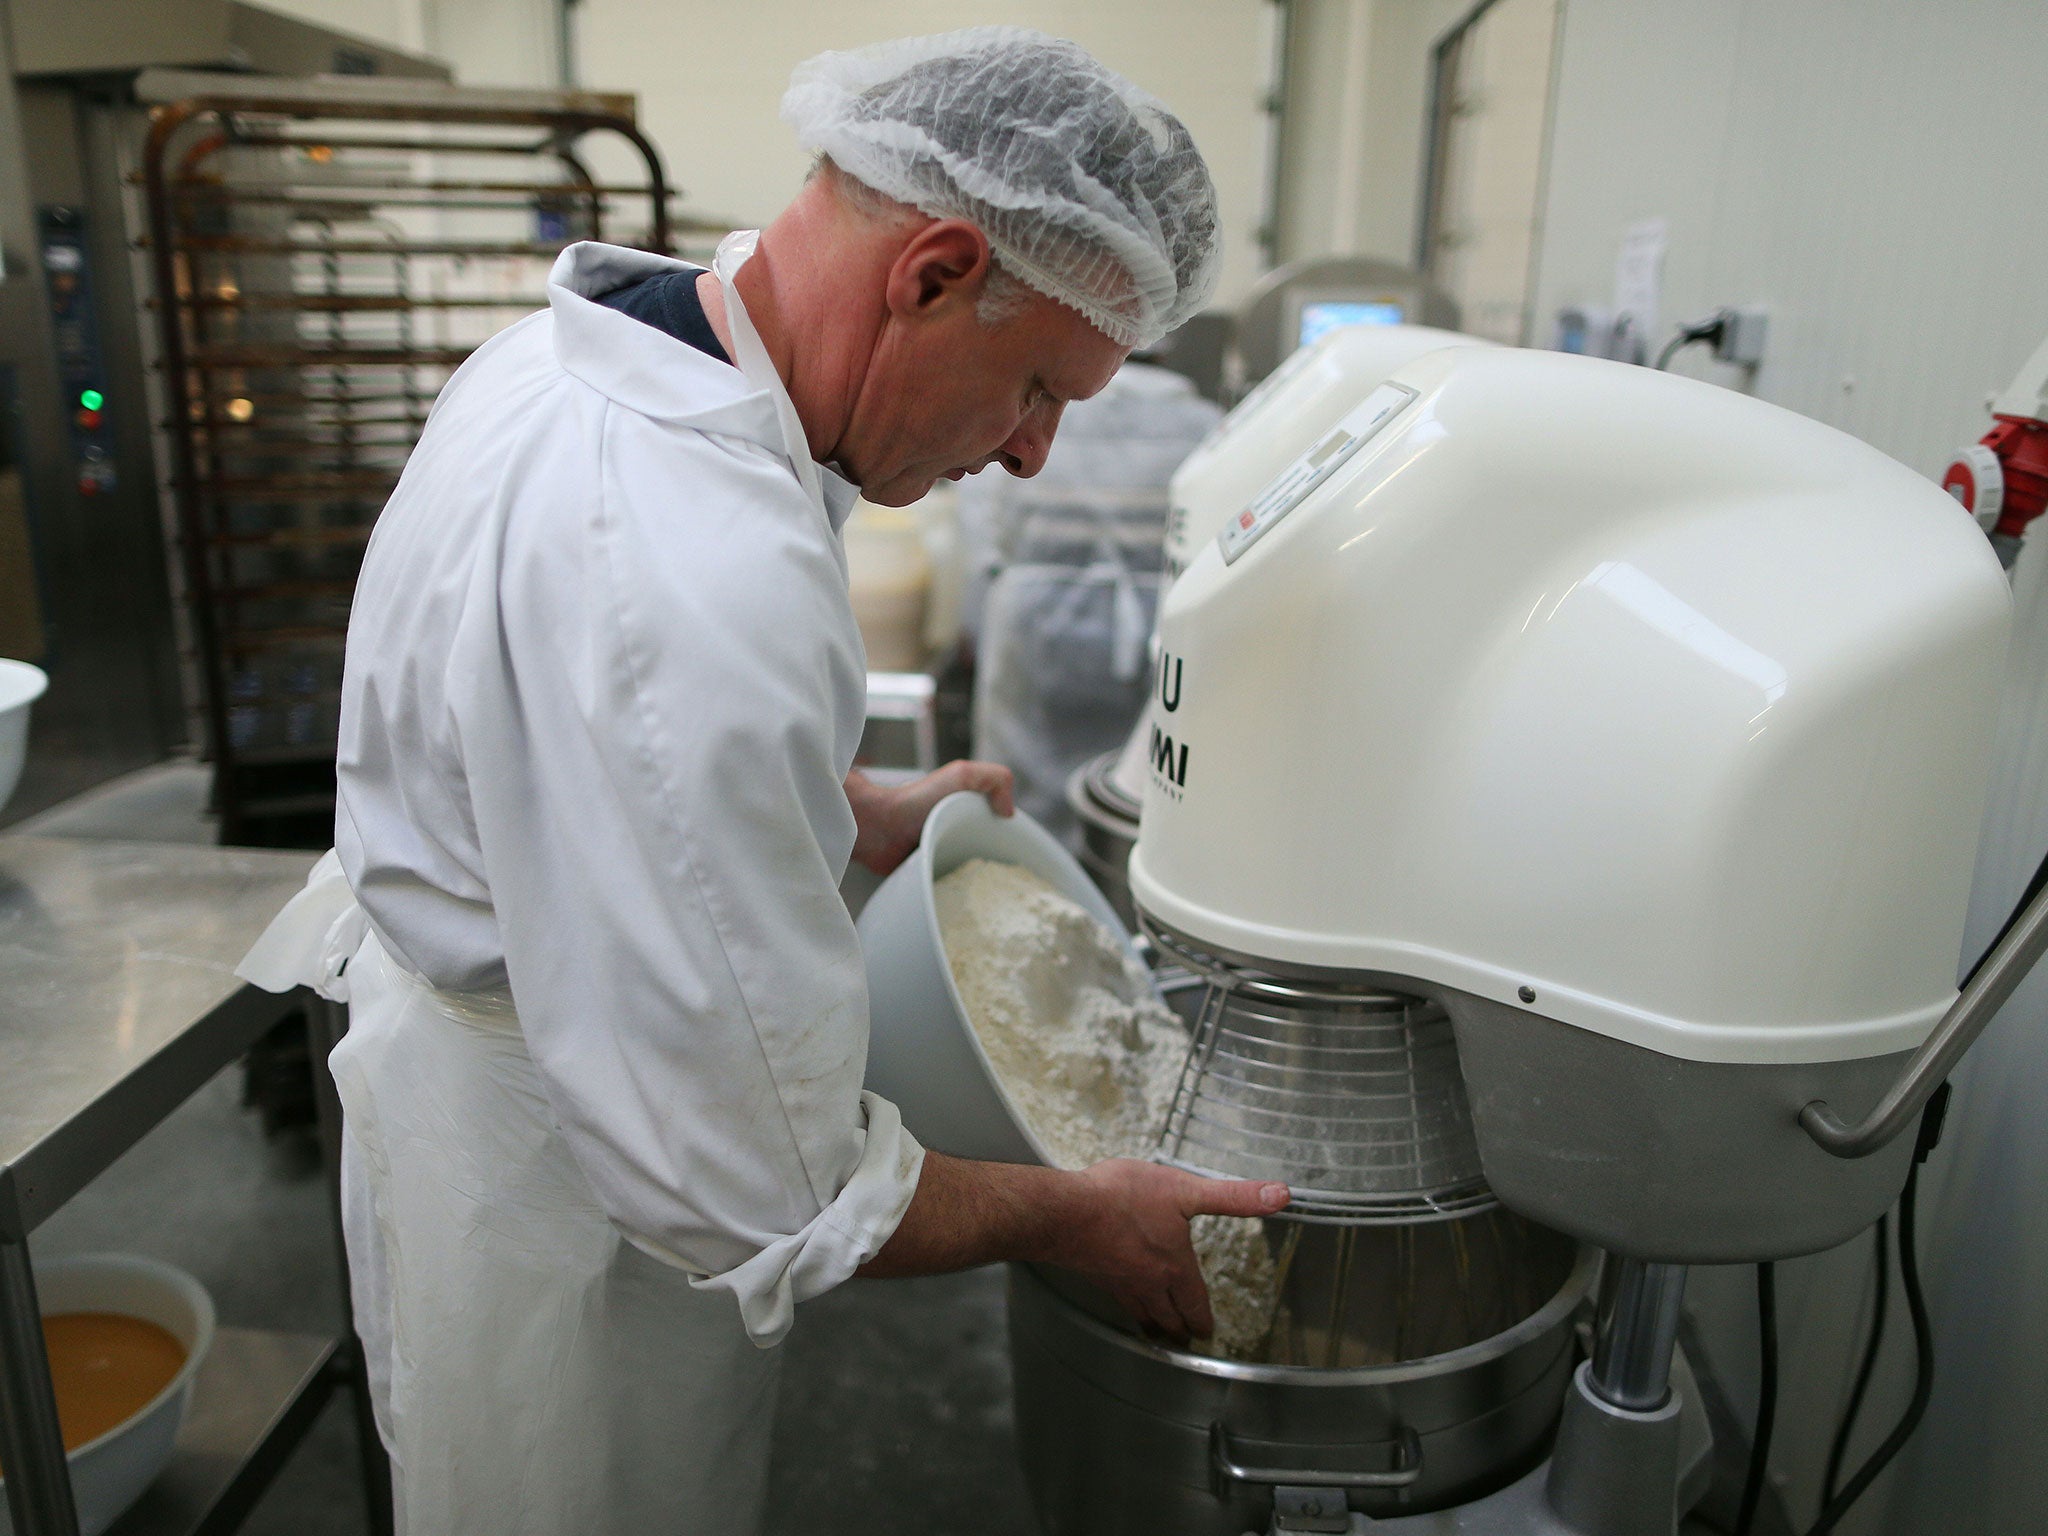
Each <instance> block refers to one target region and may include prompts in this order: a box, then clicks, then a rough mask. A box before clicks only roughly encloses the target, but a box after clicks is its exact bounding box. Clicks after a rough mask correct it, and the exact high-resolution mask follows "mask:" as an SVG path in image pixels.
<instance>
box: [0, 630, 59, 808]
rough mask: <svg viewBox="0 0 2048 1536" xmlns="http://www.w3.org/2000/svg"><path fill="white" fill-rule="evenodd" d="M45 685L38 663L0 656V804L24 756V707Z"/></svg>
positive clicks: (47, 683) (15, 780) (16, 780)
mask: <svg viewBox="0 0 2048 1536" xmlns="http://www.w3.org/2000/svg"><path fill="white" fill-rule="evenodd" d="M49 686H50V679H49V678H48V677H47V676H46V675H45V674H44V672H43V669H42V668H41V667H32V666H30V665H29V664H28V663H27V662H25V661H7V660H5V659H0V808H5V806H6V804H7V797H8V796H10V795H12V794H13V793H14V786H15V785H16V784H18V783H20V782H21V765H22V763H23V762H25V761H26V760H27V758H28V707H29V705H31V704H33V703H35V701H36V700H37V699H39V698H41V697H42V696H43V690H44V689H45V688H47V687H49Z"/></svg>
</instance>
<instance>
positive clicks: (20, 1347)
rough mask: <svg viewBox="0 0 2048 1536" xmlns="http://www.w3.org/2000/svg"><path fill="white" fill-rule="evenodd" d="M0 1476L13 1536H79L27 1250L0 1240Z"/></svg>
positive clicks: (9, 1240) (14, 1240)
mask: <svg viewBox="0 0 2048 1536" xmlns="http://www.w3.org/2000/svg"><path fill="white" fill-rule="evenodd" d="M0 1468H4V1469H5V1471H6V1476H7V1512H8V1514H9V1515H10V1516H11V1517H12V1518H13V1521H14V1529H15V1531H16V1532H17V1536H78V1511H77V1509H76V1508H75V1507H74V1506H73V1504H72V1502H71V1473H70V1472H69V1470H68V1469H67V1468H66V1467H65V1465H64V1436H63V1433H62V1431H61V1430H60V1429H59V1428H58V1425H57V1394H56V1392H55V1391H54V1390H53V1389H52V1388H51V1386H50V1357H49V1355H48V1354H47V1353H46V1352H45V1351H44V1349H43V1317H42V1313H41V1311H40V1310H38V1308H37V1306H36V1279H35V1273H34V1271H32V1270H31V1269H30V1268H29V1262H28V1243H27V1241H26V1240H25V1239H21V1238H0Z"/></svg>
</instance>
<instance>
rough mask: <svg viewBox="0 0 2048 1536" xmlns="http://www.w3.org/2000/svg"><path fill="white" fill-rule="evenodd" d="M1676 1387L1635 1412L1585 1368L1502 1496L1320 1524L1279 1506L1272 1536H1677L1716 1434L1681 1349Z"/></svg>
mask: <svg viewBox="0 0 2048 1536" xmlns="http://www.w3.org/2000/svg"><path fill="white" fill-rule="evenodd" d="M1671 1385H1672V1396H1671V1402H1670V1403H1669V1404H1668V1405H1667V1406H1666V1407H1665V1408H1664V1409H1662V1410H1660V1411H1658V1412H1656V1413H1628V1412H1625V1411H1622V1410H1618V1409H1615V1408H1612V1407H1610V1406H1608V1405H1607V1404H1606V1403H1603V1402H1602V1401H1601V1400H1600V1399H1599V1398H1598V1397H1597V1396H1596V1395H1595V1394H1594V1393H1593V1392H1592V1391H1591V1390H1590V1389H1589V1388H1588V1386H1587V1385H1586V1369H1585V1367H1584V1366H1581V1367H1580V1368H1579V1370H1578V1371H1577V1373H1576V1374H1575V1375H1574V1376H1573V1379H1572V1391H1571V1392H1570V1394H1569V1395H1568V1396H1567V1397H1566V1399H1565V1411H1564V1421H1563V1423H1562V1424H1560V1425H1559V1426H1558V1437H1557V1447H1556V1450H1555V1451H1554V1452H1553V1453H1552V1455H1551V1456H1550V1458H1549V1459H1548V1460H1546V1461H1545V1462H1544V1463H1543V1464H1542V1465H1541V1466H1539V1467H1537V1468H1536V1469H1535V1470H1534V1471H1533V1472H1530V1473H1529V1474H1528V1475H1526V1476H1525V1477H1523V1478H1522V1479H1521V1480H1520V1481H1518V1482H1515V1483H1512V1484H1510V1485H1509V1486H1508V1487H1506V1488H1503V1489H1501V1490H1500V1492H1498V1493H1495V1494H1490V1495H1488V1496H1487V1497H1485V1498H1483V1499H1474V1500H1473V1501H1472V1502H1471V1503H1469V1504H1460V1505H1458V1506H1457V1507H1456V1508H1454V1509H1441V1510H1437V1511H1435V1512H1434V1513H1431V1514H1424V1515H1400V1516H1396V1517H1394V1518H1392V1519H1380V1520H1376V1519H1373V1518H1372V1517H1370V1516H1367V1515H1361V1514H1358V1513H1356V1512H1355V1511H1354V1512H1351V1513H1349V1514H1348V1515H1339V1516H1337V1517H1336V1518H1335V1519H1333V1520H1318V1519H1317V1518H1316V1517H1315V1514H1314V1512H1313V1509H1312V1507H1308V1506H1304V1507H1298V1508H1296V1509H1294V1510H1291V1511H1289V1512H1288V1513H1286V1514H1282V1513H1280V1512H1279V1510H1278V1508H1277V1507H1276V1512H1275V1518H1274V1522H1273V1524H1272V1526H1271V1527H1269V1529H1268V1536H1295V1533H1298V1532H1299V1533H1306V1532H1316V1531H1327V1532H1332V1533H1344V1536H1673V1533H1674V1532H1676V1530H1677V1528H1678V1521H1679V1518H1680V1517H1681V1516H1682V1515H1683V1514H1684V1513H1685V1512H1686V1511H1687V1510H1689V1509H1691V1508H1692V1506H1693V1505H1694V1504H1696V1503H1698V1502H1699V1499H1700V1496H1701V1495H1702V1494H1704V1493H1705V1491H1706V1486H1707V1476H1708V1462H1709V1460H1710V1458H1711V1456H1712V1453H1713V1437H1712V1434H1711V1432H1710V1431H1709V1430H1708V1428H1707V1418H1706V1413H1705V1411H1704V1410H1703V1409H1702V1408H1701V1407H1700V1391H1699V1385H1698V1383H1697V1382H1696V1381H1695V1380H1694V1379H1693V1374H1692V1370H1691V1368H1690V1367H1689V1366H1688V1365H1687V1364H1686V1362H1685V1359H1684V1356H1683V1355H1682V1354H1681V1355H1679V1356H1678V1357H1676V1358H1675V1359H1674V1360H1673V1362H1672V1371H1671ZM1283 1491H1293V1490H1283ZM1299 1491H1300V1492H1302V1493H1309V1492H1310V1490H1306V1489H1304V1490H1299ZM1312 1503H1313V1499H1312V1498H1311V1500H1310V1501H1309V1506H1312Z"/></svg>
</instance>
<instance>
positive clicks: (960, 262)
mask: <svg viewBox="0 0 2048 1536" xmlns="http://www.w3.org/2000/svg"><path fill="white" fill-rule="evenodd" d="M990 270H991V266H990V257H989V249H988V236H986V235H984V234H983V233H982V232H981V230H980V229H978V228H977V227H976V226H975V225H973V224H971V223H969V222H968V221H967V220H965V219H934V220H933V221H932V222H931V223H929V224H927V225H925V226H924V227H923V228H922V229H920V230H918V231H917V232H916V233H915V234H913V235H912V236H911V237H910V238H909V239H908V240H907V241H905V242H904V245H903V248H902V249H901V250H900V251H898V252H897V253H896V259H895V260H894V261H893V262H891V263H890V264H889V279H888V287H887V294H886V297H887V302H888V305H889V309H890V312H891V313H893V314H895V315H897V316H899V317H901V318H903V319H906V320H909V319H929V318H932V317H934V316H936V315H938V314H940V313H942V312H944V311H946V310H948V309H951V308H952V307H954V306H956V305H959V304H966V305H970V306H971V305H973V304H975V303H976V302H977V301H978V300H979V299H980V298H981V290H982V288H983V287H984V286H985V285H986V284H987V282H988V277H989V272H990Z"/></svg>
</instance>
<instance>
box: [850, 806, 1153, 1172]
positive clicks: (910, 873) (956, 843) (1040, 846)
mask: <svg viewBox="0 0 2048 1536" xmlns="http://www.w3.org/2000/svg"><path fill="white" fill-rule="evenodd" d="M969 859H994V860H997V861H999V862H1001V863H1005V864H1017V865H1021V866H1023V867H1024V868H1025V869H1028V870H1030V871H1031V872H1032V873H1033V874H1035V875H1037V876H1039V877H1040V878H1041V879H1043V880H1044V881H1045V882H1046V883H1047V884H1048V885H1050V886H1052V888H1053V889H1054V890H1056V891H1058V892H1059V893H1060V894H1061V895H1062V896H1065V897H1066V898H1067V899H1068V900H1070V901H1073V902H1076V903H1078V904H1079V905H1080V906H1081V907H1083V908H1084V909H1085V910H1086V911H1087V912H1088V913H1089V914H1090V915H1091V916H1093V917H1094V918H1095V920H1096V921H1097V922H1099V923H1101V924H1102V925H1103V926H1104V927H1105V928H1107V929H1108V930H1109V931H1110V932H1111V933H1113V934H1116V935H1117V936H1118V937H1119V938H1120V939H1122V940H1123V942H1124V943H1125V944H1126V945H1131V937H1130V933H1129V931H1128V930H1127V929H1125V927H1124V925H1123V923H1122V922H1121V921H1120V920H1119V919H1118V917H1117V915H1116V912H1115V911H1114V910H1113V909H1112V908H1111V907H1110V905H1109V903H1108V901H1107V900H1105V899H1104V897H1103V895H1102V892H1101V891H1100V890H1098V889H1097V888H1096V885H1095V882H1094V881H1092V880H1090V879H1089V878H1088V874H1087V871H1085V870H1083V869H1082V868H1081V866H1080V865H1079V864H1078V863H1076V862H1075V860H1074V856H1073V855H1072V854H1070V853H1068V852H1067V850H1066V849H1065V848H1063V847H1061V846H1060V844H1059V842H1058V840H1057V839H1055V838H1054V837H1053V835H1052V834H1051V833H1050V832H1047V831H1046V830H1045V828H1043V827H1041V826H1040V825H1039V824H1038V823H1037V822H1035V821H1033V820H1032V819H1031V818H1030V817H1029V816H1027V815H1025V814H1024V813H1023V812H1021V811H1020V812H1018V813H1017V814H1016V815H1015V816H1011V817H1007V818H1005V817H1001V816H998V815H996V813H995V812H994V811H992V810H990V809H989V806H988V801H987V800H985V799H984V798H983V797H982V796H980V795H978V794H972V793H963V794H957V795H948V796H947V797H946V798H945V799H944V800H941V801H940V802H939V803H938V804H937V805H936V806H935V807H933V809H932V813H931V815H930V816H929V817H928V818H926V820H925V824H924V837H923V840H922V841H921V842H919V844H918V845H917V851H916V852H915V853H913V854H912V855H911V856H910V857H909V858H907V859H905V860H904V861H903V863H902V864H901V865H900V866H898V867H897V869H896V870H895V871H894V872H893V873H892V874H891V875H890V876H889V878H888V879H886V880H884V881H883V882H882V884H881V886H880V887H879V888H878V889H877V890H876V891H875V893H874V895H872V896H871V897H869V898H868V904H867V906H866V907H864V908H863V909H862V911H861V915H860V923H859V929H860V942H861V950H862V953H863V955H864V956H865V958H866V961H867V971H868V1015H869V1020H870V1022H869V1026H868V1070H867V1086H868V1087H869V1088H871V1089H872V1090H874V1091H875V1092H876V1093H879V1094H880V1095H881V1096H882V1097H883V1098H885V1099H888V1100H889V1101H890V1102H891V1103H893V1104H894V1105H895V1106H896V1107H897V1108H898V1109H900V1110H902V1112H903V1123H904V1124H905V1125H906V1126H908V1127H909V1128H910V1133H911V1134H912V1135H913V1136H915V1137H916V1138H917V1139H918V1140H919V1141H921V1142H922V1143H924V1145H925V1146H927V1147H929V1148H931V1149H933V1150H934V1151H939V1152H945V1153H950V1154H951V1155H952V1156H955V1157H972V1158H980V1159H983V1160H985V1161H990V1162H1000V1163H1047V1164H1049V1163H1051V1161H1052V1159H1051V1158H1050V1157H1049V1156H1048V1155H1047V1153H1046V1150H1045V1148H1044V1147H1043V1146H1041V1145H1040V1144H1039V1143H1038V1141H1037V1139H1036V1138H1035V1137H1033V1136H1032V1134H1031V1132H1030V1130H1029V1129H1028V1128H1027V1127H1026V1125H1025V1123H1024V1117H1023V1116H1022V1115H1020V1114H1019V1113H1018V1112H1017V1107H1016V1105H1015V1104H1014V1103H1012V1102H1011V1100H1010V1096H1009V1095H1008V1094H1007V1093H1006V1092H1004V1090H1003V1087H1002V1084H1001V1083H1000V1082H998V1081H997V1079H996V1074H995V1069H994V1067H993V1066H991V1065H990V1063H989V1059H988V1054H987V1052H985V1051H984V1050H983V1049H982V1047H981V1041H980V1039H979V1038H978V1037H977V1036H976V1035H975V1033H974V1029H973V1026H971V1025H970V1024H969V1023H968V1022H967V1010H966V1008H965V1006H964V1005H963V1004H962V1003H961V1001H960V992H959V989H958V988H957V987H955V986H954V984H953V972H952V968H951V967H950V966H948V965H947V963H946V952H945V947H944V942H943V941H942V940H941V939H940V937H939V914H938V908H937V906H936V905H935V903H934V901H933V898H932V886H933V884H934V882H936V881H939V880H942V879H944V878H945V877H946V876H947V875H949V874H951V873H952V872H953V871H954V870H955V869H957V868H959V867H960V866H961V865H962V864H964V863H966V862H967V861H968V860H969ZM1133 949H1134V951H1135V946H1133Z"/></svg>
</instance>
